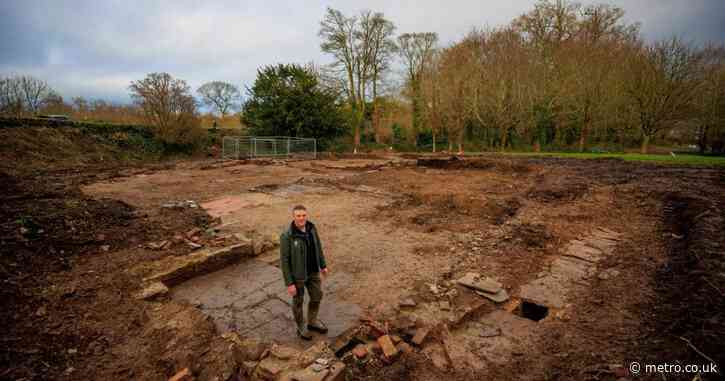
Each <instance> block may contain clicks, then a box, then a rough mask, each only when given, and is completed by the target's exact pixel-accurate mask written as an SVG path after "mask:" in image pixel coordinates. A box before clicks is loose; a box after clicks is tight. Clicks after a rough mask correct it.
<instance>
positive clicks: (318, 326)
mask: <svg viewBox="0 0 725 381" xmlns="http://www.w3.org/2000/svg"><path fill="white" fill-rule="evenodd" d="M319 311H320V303H319V302H317V303H315V302H310V303H309V304H308V305H307V328H308V329H311V330H313V331H317V332H319V333H327V326H326V325H325V323H323V322H322V321H321V320H320V319H318V318H317V313H318V312H319Z"/></svg>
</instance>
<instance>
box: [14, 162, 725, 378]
mask: <svg viewBox="0 0 725 381" xmlns="http://www.w3.org/2000/svg"><path fill="white" fill-rule="evenodd" d="M398 159H399V158H397V157H392V156H391V157H385V156H371V157H367V158H365V159H354V158H349V157H347V158H345V159H344V160H336V159H335V158H331V159H328V160H317V161H299V162H290V163H274V162H271V163H270V162H267V164H270V165H257V164H254V163H231V164H226V163H221V162H217V161H180V162H172V163H167V164H163V165H137V166H134V167H127V166H121V165H119V164H113V163H109V164H104V165H98V164H83V165H82V166H79V167H68V166H63V167H60V168H58V169H43V170H37V167H34V170H32V171H30V170H23V169H22V166H18V167H16V168H15V169H14V170H13V171H10V170H7V169H4V170H3V173H2V174H0V180H1V184H2V192H1V193H0V197H1V200H0V201H1V202H2V203H1V206H0V213H1V214H2V220H1V222H2V225H1V226H2V228H1V229H0V244H1V246H0V250H2V257H1V259H0V272H1V273H2V278H3V283H4V286H3V287H2V289H1V290H2V300H4V301H5V303H4V306H5V308H3V309H2V310H0V319H2V321H3V322H5V327H6V329H5V330H4V331H3V333H2V336H1V337H0V341H2V342H3V345H2V349H1V352H0V356H1V357H0V359H1V360H0V379H8V380H20V379H27V380H34V379H38V380H42V379H53V380H56V379H59V380H88V379H104V380H115V379H140V380H163V379H167V378H168V377H171V376H172V375H174V374H175V373H176V372H177V371H178V370H180V369H182V368H184V367H189V368H190V369H191V371H192V372H193V373H194V375H195V377H196V378H197V379H200V380H207V379H209V380H211V379H214V377H218V378H217V379H228V378H230V377H232V375H233V374H235V373H236V372H237V370H238V367H239V364H235V363H234V360H233V358H232V356H231V354H230V353H229V351H228V350H227V349H226V348H227V344H225V341H224V340H223V339H222V338H221V337H220V334H221V333H223V332H217V330H216V328H215V325H214V322H213V321H212V320H211V319H210V318H209V317H207V316H206V315H205V314H204V313H203V312H202V311H201V310H200V309H198V308H196V307H195V306H193V305H191V304H189V303H184V302H182V301H176V300H173V299H168V298H165V299H162V300H160V301H157V302H146V301H140V300H136V299H135V298H133V294H134V293H136V292H137V291H138V289H139V285H140V284H141V277H143V276H144V275H148V274H138V273H135V272H133V271H128V270H129V269H131V268H134V267H137V266H138V265H139V264H143V263H148V262H151V261H155V260H158V259H161V258H164V257H170V256H184V255H186V254H188V253H189V252H190V251H191V249H190V248H189V246H188V244H187V243H185V242H184V241H181V240H177V239H175V238H174V237H175V236H177V235H180V234H182V235H183V234H185V233H186V232H188V231H190V230H191V229H193V228H195V227H198V228H199V229H201V230H202V231H204V230H206V229H207V228H208V227H209V226H211V225H214V226H219V225H218V221H217V222H216V224H215V221H213V217H212V216H210V215H208V214H207V213H206V212H205V211H204V210H202V209H200V208H188V207H182V208H165V207H162V205H163V204H164V203H168V202H170V201H185V200H194V201H196V202H197V203H199V204H202V203H212V205H220V206H218V208H217V209H215V210H216V211H217V212H220V213H225V212H228V213H227V214H224V216H226V217H224V216H223V217H222V221H225V222H224V223H223V224H222V225H221V226H220V229H221V230H222V231H227V232H230V233H231V232H234V231H249V230H250V229H254V230H256V231H258V232H261V233H264V234H273V233H275V232H278V231H279V229H280V228H281V227H283V226H284V224H285V221H286V220H287V217H286V216H285V214H284V213H285V211H288V210H289V207H290V206H291V205H292V204H294V203H297V202H303V203H305V204H306V205H307V206H308V207H309V208H310V214H311V216H312V218H313V220H315V221H316V222H317V223H318V225H319V226H320V234H321V236H322V239H323V242H327V244H326V246H325V249H326V252H327V256H328V262H329V263H330V267H331V269H332V271H333V272H337V271H339V272H346V273H348V274H349V275H350V279H351V280H350V284H349V286H348V287H347V289H344V290H341V291H340V296H342V297H344V299H345V300H346V301H347V302H350V303H354V304H357V305H359V306H360V307H361V308H362V309H363V310H364V311H365V312H364V315H365V316H372V317H373V318H375V319H378V320H385V319H386V318H387V317H389V316H393V317H394V316H395V314H396V310H397V309H398V308H397V302H398V301H399V300H400V299H401V298H404V297H407V296H411V297H412V298H413V299H414V300H416V301H417V302H418V304H419V305H420V306H428V305H434V304H435V303H437V301H436V300H438V299H437V297H436V296H435V295H433V294H432V293H431V291H430V290H429V285H430V284H446V282H450V281H451V280H453V279H456V278H457V277H459V276H461V275H462V274H464V273H465V272H469V271H474V272H479V273H485V274H488V275H492V276H495V278H496V279H497V280H498V281H499V282H501V283H502V284H504V287H505V289H506V290H507V291H508V292H509V294H511V295H512V301H513V302H517V292H518V290H519V288H520V287H521V286H522V285H524V284H526V283H528V282H530V281H532V280H534V279H536V278H537V276H538V275H537V274H538V273H539V272H540V271H541V270H542V269H543V268H545V267H546V266H548V265H549V264H550V263H551V262H552V260H553V259H554V258H556V257H557V256H558V255H559V254H560V253H561V252H562V250H563V248H564V247H565V245H566V244H567V243H568V242H570V241H572V240H575V239H579V238H581V237H582V236H584V235H586V234H588V233H589V232H591V231H593V230H594V229H597V228H606V229H610V230H612V231H616V232H618V233H620V234H621V236H622V238H621V240H620V241H619V242H620V243H619V244H618V246H617V248H616V250H615V251H614V253H613V254H612V255H610V256H608V257H606V258H605V259H604V260H603V262H602V263H600V264H599V265H598V267H599V268H603V269H616V270H617V271H618V274H619V275H617V276H616V277H613V278H608V279H607V278H599V277H596V276H594V277H593V278H592V280H591V282H590V283H589V285H588V286H587V287H581V288H580V289H579V290H578V292H577V293H576V294H575V297H574V298H573V300H572V301H571V303H570V305H569V306H568V307H567V308H564V309H562V310H561V311H553V310H552V312H551V313H550V315H551V317H550V318H546V319H544V320H541V321H540V322H538V323H532V324H531V325H528V326H531V327H534V328H532V329H534V330H535V332H534V334H532V335H531V336H530V338H527V339H526V340H528V341H526V345H525V346H524V347H523V349H517V348H514V349H512V350H510V351H508V352H506V353H503V352H502V353H501V355H502V356H503V357H502V358H504V360H503V362H501V363H498V362H496V361H494V360H495V359H494V358H489V359H487V358H479V361H481V362H482V364H488V365H486V366H483V367H481V368H476V369H474V368H472V367H468V366H465V365H464V364H463V363H456V362H454V363H453V364H452V367H451V368H445V367H440V366H436V364H437V363H436V361H433V360H432V358H434V357H436V353H438V352H440V351H444V352H445V351H449V352H455V353H459V354H460V352H461V351H462V352H466V353H463V354H462V355H466V356H468V355H470V353H468V351H469V349H467V348H448V349H446V345H448V344H446V343H448V341H447V339H446V337H447V335H450V336H451V337H453V336H456V335H459V334H460V332H463V331H462V329H464V328H465V329H468V328H470V327H468V324H469V323H475V322H477V321H479V319H480V318H481V317H482V316H486V315H485V314H487V313H490V312H492V311H496V310H498V309H503V310H510V309H511V308H514V306H515V305H514V304H506V305H504V306H496V305H493V304H485V305H483V307H482V308H481V309H479V310H477V311H476V312H475V313H474V314H473V315H471V316H467V317H466V318H465V321H463V322H460V323H459V324H458V325H456V326H454V325H451V327H450V329H451V332H450V334H449V333H446V332H438V331H437V332H435V334H433V335H432V339H431V340H429V342H428V344H426V345H424V346H423V349H422V350H416V351H414V352H413V353H412V354H408V355H404V356H403V357H402V358H400V359H398V361H396V362H394V363H393V364H391V365H389V364H386V363H384V362H380V361H373V362H370V363H367V365H361V364H359V363H357V362H354V361H350V360H349V357H347V360H346V362H347V363H348V372H349V373H348V377H349V379H376V380H377V379H420V380H433V379H440V378H441V377H447V378H449V379H504V380H509V379H510V380H517V379H532V380H535V379H577V380H580V379H618V378H620V377H621V376H624V377H631V376H629V375H627V374H626V372H624V371H623V369H622V367H626V366H627V364H628V363H629V362H631V361H639V362H641V363H642V364H645V363H653V364H660V363H676V362H679V363H682V364H704V363H707V362H709V360H706V358H705V356H707V357H709V358H710V359H711V360H712V361H715V362H716V363H717V364H719V365H721V366H722V365H723V364H724V363H725V361H723V360H725V358H724V357H723V351H722V345H721V343H722V342H723V340H725V316H724V315H723V313H724V311H725V298H723V294H722V292H723V291H724V290H725V275H723V274H725V258H723V256H724V255H725V250H723V247H725V246H724V245H725V235H723V234H722V232H723V231H724V228H725V226H724V225H725V222H724V220H723V218H724V217H725V216H723V206H724V205H723V200H725V187H723V185H725V175H724V174H723V172H722V171H719V170H714V169H706V168H699V169H698V168H672V167H660V166H654V165H648V164H637V163H628V162H623V161H619V160H563V159H527V158H520V159H510V158H507V157H501V156H497V155H489V156H485V157H481V158H476V159H465V160H453V161H451V160H448V159H445V160H440V161H438V162H436V163H434V164H433V165H428V164H426V166H410V165H396V164H395V162H393V163H389V161H390V160H394V161H395V160H398ZM410 159H413V160H414V159H415V156H408V160H410ZM356 161H359V162H360V163H359V164H357V163H356ZM386 161H387V162H388V163H385V162H386ZM347 162H353V164H355V165H352V164H350V165H347V166H348V167H349V168H346V165H345V164H344V163H347ZM381 162H383V163H384V164H383V165H381V164H380V163H381ZM446 162H452V163H453V164H446ZM407 164H410V162H409V161H408V162H407ZM3 168H5V166H4V167H3ZM220 200H221V201H223V200H232V201H233V200H236V201H235V202H237V203H236V204H234V202H232V203H231V204H229V203H224V202H221V201H220ZM214 202H217V204H213V203H214ZM219 208H220V209H219ZM224 208H227V209H226V210H225V209H224ZM210 210H211V209H210ZM210 213H211V212H210ZM225 218H227V220H225ZM199 237H200V239H199V243H200V244H202V245H206V246H213V245H216V244H217V243H216V242H215V241H214V239H215V238H214V237H211V236H210V235H207V234H201V235H199ZM162 241H169V242H171V245H170V247H169V248H168V249H166V250H154V249H151V248H149V243H157V242H162ZM461 290H462V289H461ZM472 295H473V294H470V293H466V292H465V291H461V292H459V294H458V296H455V297H453V298H452V299H451V302H452V304H453V305H454V306H455V308H454V309H456V308H458V307H465V306H466V305H469V304H470V303H475V302H476V300H478V299H476V297H475V295H473V296H472ZM435 305H437V304H435ZM509 306H511V307H510V308H509ZM323 308H324V307H323ZM554 312H556V313H554ZM429 313H430V316H431V318H433V317H441V316H448V315H447V314H449V313H446V312H444V311H440V310H435V311H429ZM391 319H392V317H391ZM459 326H460V327H462V328H459ZM446 330H447V329H446ZM401 334H402V333H401ZM456 337H457V336H456ZM450 342H453V343H455V341H450ZM441 348H443V349H441ZM448 355H449V356H451V355H452V354H451V353H449V354H448ZM494 365H495V366H494ZM654 376H657V377H656V378H658V379H659V378H660V375H649V377H652V378H654ZM234 377H236V376H234ZM678 377H679V378H678ZM692 377H694V375H689V377H687V376H686V375H679V376H672V375H668V378H667V379H680V378H681V379H692ZM717 377H718V376H717V375H712V374H709V375H708V374H703V379H717ZM640 378H641V377H640ZM645 379H646V378H645Z"/></svg>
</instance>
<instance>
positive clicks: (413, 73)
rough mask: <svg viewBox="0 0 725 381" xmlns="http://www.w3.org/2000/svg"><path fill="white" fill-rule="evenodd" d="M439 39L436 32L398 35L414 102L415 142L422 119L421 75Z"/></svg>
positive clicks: (414, 141)
mask: <svg viewBox="0 0 725 381" xmlns="http://www.w3.org/2000/svg"><path fill="white" fill-rule="evenodd" d="M437 41H438V34H436V33H404V34H402V35H400V36H398V48H399V49H400V50H399V52H400V55H401V57H402V58H403V61H404V63H405V69H406V73H407V81H408V85H409V86H410V89H411V95H412V104H413V143H414V144H417V140H418V130H419V129H420V121H421V106H422V105H421V92H420V76H421V74H422V72H423V68H424V66H425V65H426V64H428V63H429V62H430V60H431V56H432V54H433V51H434V49H435V45H436V43H437Z"/></svg>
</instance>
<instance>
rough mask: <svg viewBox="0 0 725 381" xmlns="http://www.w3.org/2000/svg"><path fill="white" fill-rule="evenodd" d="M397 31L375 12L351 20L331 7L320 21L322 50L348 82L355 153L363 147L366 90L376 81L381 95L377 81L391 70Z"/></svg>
mask: <svg viewBox="0 0 725 381" xmlns="http://www.w3.org/2000/svg"><path fill="white" fill-rule="evenodd" d="M394 29H395V28H394V25H393V24H392V22H390V21H388V20H386V19H385V17H384V15H383V14H382V13H373V12H371V11H362V12H360V15H359V17H356V16H353V17H347V16H345V15H344V14H342V12H340V11H338V10H335V9H332V8H327V11H326V12H325V16H324V17H323V19H322V21H321V22H320V31H319V36H320V37H321V38H322V43H321V44H320V47H321V48H322V51H323V52H325V53H329V54H331V55H332V56H333V57H334V58H335V63H334V66H335V67H337V68H338V69H339V70H340V71H341V73H342V75H343V76H344V77H345V79H346V81H345V82H346V84H345V86H344V88H345V90H346V93H347V99H348V104H349V106H350V109H351V110H352V111H353V117H354V120H353V144H354V152H357V147H358V146H359V145H360V134H361V128H362V126H363V123H364V121H365V111H366V110H365V109H366V107H367V104H366V102H367V96H366V91H367V88H368V85H369V83H370V81H371V80H372V87H373V89H372V91H373V100H374V98H375V97H376V96H377V82H378V80H379V76H380V73H381V72H382V71H383V70H385V69H386V68H387V62H388V61H387V60H388V56H389V55H390V54H391V53H390V52H391V49H392V46H391V37H392V33H393V31H394Z"/></svg>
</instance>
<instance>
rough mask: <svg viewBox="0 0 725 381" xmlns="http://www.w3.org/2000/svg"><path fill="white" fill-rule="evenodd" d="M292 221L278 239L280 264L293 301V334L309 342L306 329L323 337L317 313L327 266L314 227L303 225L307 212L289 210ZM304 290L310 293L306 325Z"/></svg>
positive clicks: (300, 208)
mask: <svg viewBox="0 0 725 381" xmlns="http://www.w3.org/2000/svg"><path fill="white" fill-rule="evenodd" d="M292 217H293V218H294V220H293V221H292V223H290V226H289V228H288V229H287V230H285V231H284V232H283V233H282V234H281V235H280V237H279V254H280V264H281V265H282V275H283V276H284V282H285V285H286V286H287V293H288V294H289V295H290V296H291V297H292V298H293V300H292V313H293V315H294V317H295V323H297V334H298V335H299V336H300V337H301V338H303V339H305V340H310V339H311V338H312V336H311V335H310V332H309V331H308V329H310V330H313V331H317V332H320V333H327V327H326V326H325V324H324V323H322V321H320V319H318V318H317V313H318V312H319V311H320V302H321V301H322V281H321V279H320V274H322V275H325V276H326V275H327V274H328V273H329V270H328V269H327V263H326V262H325V255H324V254H323V253H322V244H321V243H320V237H319V236H318V235H317V229H316V228H315V225H314V224H313V223H312V222H310V221H307V209H306V208H305V207H304V206H302V205H297V206H295V207H294V208H293V209H292ZM305 289H307V292H309V293H310V302H309V303H308V305H307V325H306V326H305V324H304V323H305V322H304V317H303V315H302V309H303V308H302V307H303V305H304V296H305Z"/></svg>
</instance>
